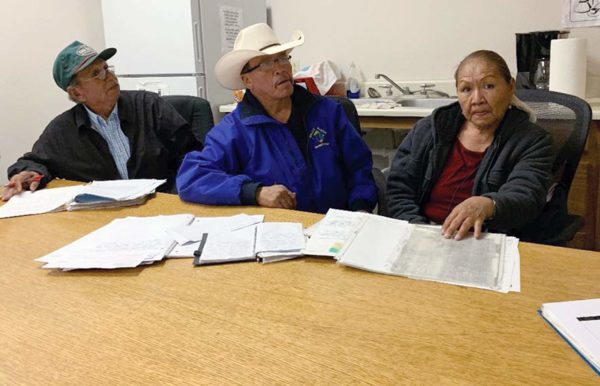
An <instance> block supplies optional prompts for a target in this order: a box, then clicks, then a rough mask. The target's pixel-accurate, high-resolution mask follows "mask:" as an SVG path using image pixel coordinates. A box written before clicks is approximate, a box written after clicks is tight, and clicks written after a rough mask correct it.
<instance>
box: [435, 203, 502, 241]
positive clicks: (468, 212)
mask: <svg viewBox="0 0 600 386" xmlns="http://www.w3.org/2000/svg"><path fill="white" fill-rule="evenodd" d="M493 214H494V201H492V199H491V198H488V197H481V196H474V197H469V198H467V199H466V200H464V201H463V202H461V203H460V204H458V205H457V206H456V207H455V208H454V210H452V212H451V213H450V214H449V215H448V217H446V221H444V224H443V225H442V234H443V235H444V237H445V238H447V239H449V238H451V237H454V239H455V240H461V239H463V238H464V237H465V236H466V235H467V234H468V233H469V230H470V229H471V228H475V229H474V230H475V238H477V239H478V238H479V237H480V236H481V226H482V225H483V222H484V221H485V219H486V218H489V217H492V215H493Z"/></svg>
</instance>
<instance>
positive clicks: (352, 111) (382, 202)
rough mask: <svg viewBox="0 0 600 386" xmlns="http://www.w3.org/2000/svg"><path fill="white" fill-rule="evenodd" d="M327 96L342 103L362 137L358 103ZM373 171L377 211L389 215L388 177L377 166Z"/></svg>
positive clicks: (349, 118) (343, 98)
mask: <svg viewBox="0 0 600 386" xmlns="http://www.w3.org/2000/svg"><path fill="white" fill-rule="evenodd" d="M327 97H328V98H330V99H333V100H334V101H336V102H338V103H339V104H341V105H342V108H343V109H344V112H345V113H346V116H347V117H348V120H349V121H350V123H351V124H352V126H354V128H355V129H356V131H358V134H359V135H360V136H361V137H362V136H363V135H364V132H363V131H362V130H361V128H360V120H359V119H358V111H356V105H354V103H353V102H352V101H351V100H349V99H348V98H346V97H341V96H334V95H329V96H327ZM371 172H372V173H373V179H374V180H375V185H377V208H376V210H375V212H376V213H377V214H378V215H380V216H387V213H388V211H387V198H386V195H385V189H386V179H385V177H384V176H383V173H382V172H381V170H379V169H377V168H373V169H371Z"/></svg>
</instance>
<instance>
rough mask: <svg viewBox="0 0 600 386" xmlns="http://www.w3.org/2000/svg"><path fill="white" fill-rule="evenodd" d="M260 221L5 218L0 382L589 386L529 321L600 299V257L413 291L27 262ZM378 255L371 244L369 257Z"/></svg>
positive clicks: (128, 212)
mask: <svg viewBox="0 0 600 386" xmlns="http://www.w3.org/2000/svg"><path fill="white" fill-rule="evenodd" d="M242 211H244V212H246V213H264V214H265V215H266V220H267V221H301V222H302V223H303V224H304V225H305V226H307V225H310V224H312V223H314V222H316V221H317V220H318V219H319V218H320V216H319V215H315V214H309V213H302V212H295V211H286V210H265V209H259V208H247V207H246V208H240V207H238V208H230V207H229V208H226V207H223V208H216V207H206V206H199V205H190V204H184V203H181V202H180V201H179V199H178V198H177V197H176V196H171V195H166V194H158V195H157V197H155V198H153V199H151V200H150V201H149V202H148V203H146V204H145V205H143V206H140V207H135V208H129V209H118V210H103V211H87V212H61V213H52V214H44V215H38V216H30V217H20V218H14V219H4V220H0V243H1V245H2V246H3V253H2V267H1V273H0V291H1V292H0V384H2V385H14V384H31V385H54V384H57V385H115V384H126V385H133V384H144V385H157V384H190V385H197V384H237V385H253V384H256V385H264V384H286V385H287V384H303V385H304V384H311V385H312V384H323V385H348V384H377V385H380V384H417V385H430V384H436V385H440V384H459V385H465V384H474V385H549V384H552V385H591V384H594V383H598V382H600V378H599V377H598V376H596V375H595V373H594V372H593V371H592V370H591V369H590V368H589V367H588V366H587V365H586V364H585V363H584V362H583V360H581V358H579V357H578V355H577V354H576V353H575V352H574V351H573V350H572V349H571V348H569V346H568V345H567V344H566V343H565V342H564V341H563V340H562V339H560V338H559V337H558V335H557V334H556V333H555V332H554V331H553V330H552V329H551V328H550V327H549V326H548V325H547V324H546V323H545V322H544V321H543V320H542V319H541V318H540V317H539V316H538V315H537V313H536V311H537V309H538V308H539V307H540V305H541V304H542V303H544V302H552V301H562V300H573V299H583V298H593V297H600V254H599V253H596V252H588V251H576V250H570V249H563V248H553V247H546V246H539V245H533V244H521V245H520V251H521V260H522V292H521V293H510V294H500V293H496V292H491V291H484V290H479V289H473V288H462V287H458V286H452V285H444V284H437V283H432V282H425V281H416V280H409V279H405V278H401V277H393V276H385V275H379V274H373V273H368V272H364V271H359V270H355V269H351V268H345V267H342V266H338V265H336V264H335V263H334V262H333V261H332V260H329V259H317V258H304V259H298V260H293V261H287V262H281V263H275V264H272V265H260V264H258V263H239V264H228V265H215V266H205V267H193V266H192V262H191V259H180V260H167V261H164V262H161V263H158V264H154V265H151V266H147V267H144V268H136V269H123V270H114V271H101V270H90V271H73V272H61V271H49V270H44V269H41V268H40V265H41V264H39V263H37V262H34V261H33V259H34V258H37V257H39V256H42V255H44V254H46V253H48V252H51V251H53V250H55V249H57V248H59V247H61V246H63V245H65V244H66V243H67V242H70V241H72V240H75V239H77V238H79V237H81V236H83V235H85V234H86V233H88V232H90V231H92V230H94V229H96V228H98V227H99V226H101V225H104V224H106V223H108V222H110V221H111V220H112V219H113V218H116V217H124V216H147V215H158V214H175V213H193V214H196V215H232V214H235V213H239V212H242ZM373 253H377V246H373Z"/></svg>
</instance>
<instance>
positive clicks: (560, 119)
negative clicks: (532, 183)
mask: <svg viewBox="0 0 600 386" xmlns="http://www.w3.org/2000/svg"><path fill="white" fill-rule="evenodd" d="M516 94H517V97H518V98H519V99H520V100H522V101H523V102H525V103H526V104H527V105H528V106H529V107H530V108H531V109H532V110H533V111H534V112H535V114H536V116H537V122H536V123H537V124H538V125H539V126H541V127H543V128H544V129H545V130H546V131H547V132H548V133H549V134H550V135H551V136H552V139H553V142H554V148H555V151H556V161H555V162H554V167H553V173H554V177H555V182H556V183H559V184H560V185H562V186H563V187H564V188H565V189H566V191H567V192H568V191H569V189H570V188H571V183H572V182H573V177H575V171H576V170H577V165H578V164H579V159H580V158H581V155H582V153H583V149H584V147H585V141H586V139H587V136H588V132H589V128H590V122H591V119H592V110H591V108H590V105H589V104H588V103H587V102H586V101H584V100H583V99H581V98H578V97H576V96H574V95H569V94H563V93H560V92H555V91H547V90H529V89H522V90H521V89H520V90H517V92H516Z"/></svg>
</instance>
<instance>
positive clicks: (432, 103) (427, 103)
mask: <svg viewBox="0 0 600 386" xmlns="http://www.w3.org/2000/svg"><path fill="white" fill-rule="evenodd" d="M394 100H395V101H396V103H399V104H401V105H402V107H421V108H436V107H440V106H446V105H449V104H450V103H454V102H456V98H398V99H394Z"/></svg>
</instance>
